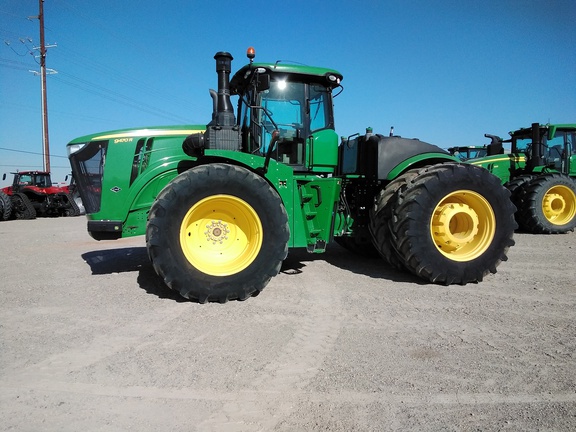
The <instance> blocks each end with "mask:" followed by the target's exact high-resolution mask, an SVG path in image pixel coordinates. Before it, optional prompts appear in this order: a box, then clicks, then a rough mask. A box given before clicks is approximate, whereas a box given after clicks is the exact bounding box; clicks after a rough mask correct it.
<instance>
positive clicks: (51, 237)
mask: <svg viewBox="0 0 576 432" xmlns="http://www.w3.org/2000/svg"><path fill="white" fill-rule="evenodd" d="M515 240H516V246H515V247H513V248H512V249H510V252H509V258H510V259H509V261H508V262H505V263H502V265H501V266H500V267H499V271H498V273H497V274H496V275H491V276H489V277H487V278H486V280H485V281H484V282H482V283H480V284H469V285H466V286H450V287H445V286H437V285H432V284H427V283H423V282H422V281H420V280H418V279H416V278H414V277H412V276H411V275H408V274H404V273H400V272H397V271H395V270H392V269H390V268H388V267H386V266H385V265H384V263H383V261H381V260H377V259H375V260H367V259H364V258H360V257H357V256H354V255H352V254H350V253H348V252H346V251H345V250H344V249H342V248H340V247H339V246H337V245H336V244H334V245H331V246H332V247H330V248H329V250H328V252H327V253H326V254H323V255H309V254H307V253H306V252H303V251H296V252H291V253H290V255H289V257H288V259H287V260H286V262H285V263H284V266H283V269H282V273H281V274H280V275H279V276H278V277H276V278H274V279H272V281H271V282H270V284H269V285H268V287H267V288H266V289H265V290H264V291H263V292H262V293H261V294H260V295H259V296H257V297H254V298H251V299H249V300H247V301H245V302H237V301H234V302H229V303H227V304H224V305H221V304H206V305H200V304H197V303H192V302H189V301H185V300H184V299H183V298H180V297H179V296H178V295H177V294H175V293H174V292H172V291H170V290H169V289H167V288H166V287H165V286H164V285H163V284H162V282H161V280H160V279H159V278H158V277H157V276H156V274H155V273H154V270H153V269H152V266H151V264H150V263H149V261H148V258H147V254H146V249H145V244H144V238H143V237H137V238H132V239H122V240H118V241H114V242H96V241H94V240H92V239H91V238H90V237H89V236H88V234H87V232H86V219H85V218H84V217H76V218H58V219H37V220H33V221H8V222H0V276H1V279H2V280H1V282H0V286H1V288H0V292H1V300H2V301H1V302H0V303H1V304H0V419H1V420H0V430H2V431H34V432H37V431H74V432H76V431H105V432H112V431H128V430H134V431H186V432H189V431H230V432H233V431H338V432H340V431H341V432H351V431H407V430H415V431H571V430H576V352H575V350H576V319H575V318H576V313H575V305H576V268H575V265H574V264H575V252H576V250H575V249H576V234H574V233H570V234H566V235H554V236H545V235H539V236H536V235H528V234H517V235H516V236H515Z"/></svg>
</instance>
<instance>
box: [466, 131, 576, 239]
mask: <svg viewBox="0 0 576 432" xmlns="http://www.w3.org/2000/svg"><path fill="white" fill-rule="evenodd" d="M486 137H488V138H490V139H491V142H490V144H488V145H487V154H488V156H486V157H484V158H478V159H475V160H470V161H468V162H470V163H472V164H474V165H477V166H482V167H484V168H486V169H488V170H489V171H491V172H492V173H493V174H494V175H496V176H498V177H499V178H500V179H501V181H502V183H504V185H505V186H506V187H507V188H508V189H509V190H510V191H511V193H512V195H511V197H512V202H513V203H514V204H515V205H516V207H517V211H516V221H517V222H518V225H519V227H520V228H521V229H523V230H524V231H527V232H532V233H542V234H558V233H566V232H568V231H573V230H574V227H576V124H557V125H551V124H547V125H541V124H539V123H533V124H532V126H531V127H529V128H524V129H518V130H516V131H513V132H510V139H507V140H503V139H502V138H500V137H498V136H496V135H489V134H486ZM503 143H511V144H510V145H511V150H510V153H506V154H504V151H503Z"/></svg>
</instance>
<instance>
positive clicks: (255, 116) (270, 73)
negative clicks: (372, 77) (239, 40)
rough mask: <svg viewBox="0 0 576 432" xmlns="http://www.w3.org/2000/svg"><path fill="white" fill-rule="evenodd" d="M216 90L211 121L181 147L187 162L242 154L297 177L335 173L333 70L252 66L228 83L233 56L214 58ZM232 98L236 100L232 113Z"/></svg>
mask: <svg viewBox="0 0 576 432" xmlns="http://www.w3.org/2000/svg"><path fill="white" fill-rule="evenodd" d="M214 58H215V60H216V72H217V73H218V90H217V91H216V90H210V95H211V96H212V99H213V107H214V108H213V113H212V120H211V121H210V122H209V123H208V124H207V125H206V131H205V132H201V133H194V134H192V135H190V136H189V137H187V138H186V140H185V141H184V144H183V146H182V148H183V150H184V152H185V153H186V154H187V155H189V156H191V157H195V158H196V157H201V156H210V155H217V154H218V152H219V151H221V150H227V151H240V152H243V153H248V154H253V155H256V156H261V157H264V158H265V159H264V160H265V162H264V166H263V167H262V168H263V170H264V172H266V171H267V169H268V166H269V163H270V161H271V160H274V161H276V162H279V163H282V164H285V165H289V166H291V168H292V169H293V170H294V171H295V172H318V173H325V174H330V173H334V172H335V170H336V167H337V166H338V140H339V138H338V135H337V134H336V131H335V130H334V112H333V106H332V90H333V89H335V88H337V87H340V81H341V80H342V75H341V74H340V73H339V72H337V71H335V70H332V69H325V68H318V67H309V66H302V65H291V64H284V63H280V62H276V63H254V62H253V59H254V50H253V49H249V50H248V58H249V59H250V63H249V64H247V65H246V66H244V67H242V68H241V69H240V70H238V72H236V74H234V76H233V77H232V79H231V80H229V74H230V71H231V62H232V60H233V58H232V56H231V55H230V54H229V53H227V52H219V53H217V54H216V55H215V56H214ZM230 96H238V105H237V109H236V114H235V113H234V109H233V108H232V104H231V102H230Z"/></svg>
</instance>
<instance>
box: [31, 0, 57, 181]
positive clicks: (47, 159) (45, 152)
mask: <svg viewBox="0 0 576 432" xmlns="http://www.w3.org/2000/svg"><path fill="white" fill-rule="evenodd" d="M38 8H39V12H38V16H34V17H29V18H37V19H38V20H39V21H40V46H39V47H38V48H34V49H37V50H39V51H40V80H41V92H42V145H43V152H42V153H43V155H44V171H47V172H50V140H49V138H48V99H47V97H46V48H51V47H53V46H56V45H51V46H49V47H47V46H46V41H45V39H44V0H38ZM30 72H33V73H34V74H38V73H37V72H35V71H30ZM50 73H56V71H54V70H50Z"/></svg>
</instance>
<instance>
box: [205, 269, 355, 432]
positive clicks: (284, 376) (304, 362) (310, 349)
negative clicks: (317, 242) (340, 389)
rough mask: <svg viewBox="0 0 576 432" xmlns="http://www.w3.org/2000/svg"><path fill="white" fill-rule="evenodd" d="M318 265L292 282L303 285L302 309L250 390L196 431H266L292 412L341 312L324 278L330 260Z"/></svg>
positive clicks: (337, 326) (327, 347)
mask: <svg viewBox="0 0 576 432" xmlns="http://www.w3.org/2000/svg"><path fill="white" fill-rule="evenodd" d="M320 265H321V266H322V267H326V268H322V269H309V271H307V272H305V275H303V276H302V277H303V278H304V280H302V281H298V282H299V285H301V286H305V287H306V290H304V291H303V293H305V298H304V299H303V300H302V304H303V305H306V306H307V309H306V310H305V311H304V313H303V318H302V319H301V320H299V321H297V322H296V323H295V324H294V325H295V333H294V335H293V337H292V338H291V340H290V341H289V342H288V343H287V344H286V345H285V346H284V347H283V349H282V350H281V351H280V352H278V355H277V356H276V359H275V360H274V361H273V362H270V363H268V364H267V365H266V366H265V368H264V370H263V371H262V373H261V374H260V375H259V376H258V378H257V379H256V380H254V381H253V382H252V385H251V387H252V389H251V390H246V391H242V392H240V393H241V394H240V395H233V399H230V400H229V401H228V402H226V403H224V405H223V406H222V409H221V411H220V412H218V413H214V414H213V415H211V416H210V417H209V418H208V419H206V421H204V422H203V423H202V424H200V425H198V430H202V431H208V432H209V431H221V430H226V431H247V430H250V431H268V430H272V429H273V428H274V427H275V426H276V425H277V424H278V423H279V422H280V421H282V420H283V419H284V418H286V417H287V416H288V415H290V414H291V413H292V412H293V411H294V409H295V408H296V405H297V402H298V400H299V399H300V397H299V395H300V394H301V393H302V392H303V391H304V390H305V388H306V386H307V385H308V384H309V383H310V381H311V380H312V378H313V377H314V376H315V375H316V374H317V373H318V370H319V369H320V367H321V366H322V363H323V361H324V359H325V358H326V356H327V355H328V354H329V353H330V352H331V350H332V348H333V346H334V344H335V343H336V340H337V338H338V335H339V333H340V328H341V326H342V323H343V320H344V316H345V315H344V314H343V312H342V305H341V301H340V297H339V296H338V293H337V290H335V289H334V283H333V281H331V280H330V278H329V277H327V275H328V274H329V272H330V265H329V264H326V263H322V264H320ZM298 282H297V283H298ZM291 283H294V281H291ZM250 395H252V396H254V395H255V396H256V397H255V398H251V397H250ZM223 399H225V397H224V398H223ZM223 428H225V429H223Z"/></svg>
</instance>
